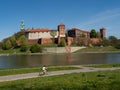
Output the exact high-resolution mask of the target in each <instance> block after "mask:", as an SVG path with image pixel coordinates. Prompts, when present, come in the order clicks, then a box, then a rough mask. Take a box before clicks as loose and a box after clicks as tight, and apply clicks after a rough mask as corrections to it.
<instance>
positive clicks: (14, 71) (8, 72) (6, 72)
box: [0, 66, 80, 76]
mask: <svg viewBox="0 0 120 90" xmlns="http://www.w3.org/2000/svg"><path fill="white" fill-rule="evenodd" d="M74 69H80V68H77V67H70V66H50V67H47V70H48V71H59V70H74ZM41 71H42V70H41V67H33V68H16V69H0V76H5V75H14V74H25V73H33V72H41Z"/></svg>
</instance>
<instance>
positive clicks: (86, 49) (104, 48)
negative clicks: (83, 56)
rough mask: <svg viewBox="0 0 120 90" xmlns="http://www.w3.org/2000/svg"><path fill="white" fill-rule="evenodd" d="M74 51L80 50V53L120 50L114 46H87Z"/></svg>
mask: <svg viewBox="0 0 120 90" xmlns="http://www.w3.org/2000/svg"><path fill="white" fill-rule="evenodd" d="M76 52H82V53H86V52H98V53H99V52H100V53H103V52H120V49H116V48H114V47H87V48H84V49H81V50H78V51H76Z"/></svg>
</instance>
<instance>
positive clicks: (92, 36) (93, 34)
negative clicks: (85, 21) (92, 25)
mask: <svg viewBox="0 0 120 90" xmlns="http://www.w3.org/2000/svg"><path fill="white" fill-rule="evenodd" d="M96 37H97V32H96V30H95V29H92V30H91V32H90V38H96Z"/></svg>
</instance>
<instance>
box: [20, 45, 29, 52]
mask: <svg viewBox="0 0 120 90" xmlns="http://www.w3.org/2000/svg"><path fill="white" fill-rule="evenodd" d="M27 50H28V47H27V45H22V46H21V47H20V51H21V52H26V51H27Z"/></svg>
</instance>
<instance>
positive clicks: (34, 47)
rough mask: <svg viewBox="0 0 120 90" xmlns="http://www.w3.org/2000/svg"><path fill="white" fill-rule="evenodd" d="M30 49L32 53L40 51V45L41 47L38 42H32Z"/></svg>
mask: <svg viewBox="0 0 120 90" xmlns="http://www.w3.org/2000/svg"><path fill="white" fill-rule="evenodd" d="M30 51H31V52H32V53H38V52H42V47H41V46H40V45H39V44H33V45H32V46H31V47H30Z"/></svg>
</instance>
